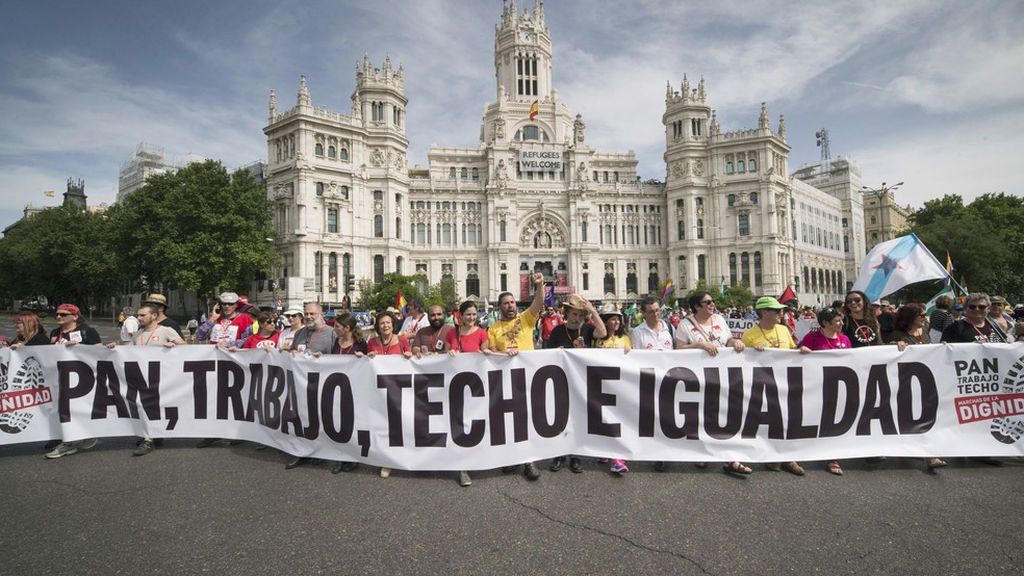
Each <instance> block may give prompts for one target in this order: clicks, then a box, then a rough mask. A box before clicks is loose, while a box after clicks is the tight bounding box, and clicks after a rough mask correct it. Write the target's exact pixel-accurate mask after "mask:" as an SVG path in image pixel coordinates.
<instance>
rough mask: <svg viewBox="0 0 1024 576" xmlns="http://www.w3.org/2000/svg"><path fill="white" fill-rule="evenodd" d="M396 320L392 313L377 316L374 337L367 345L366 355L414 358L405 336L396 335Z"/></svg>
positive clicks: (371, 356)
mask: <svg viewBox="0 0 1024 576" xmlns="http://www.w3.org/2000/svg"><path fill="white" fill-rule="evenodd" d="M395 324H396V322H395V318H394V317H393V316H392V315H391V313H390V312H381V313H379V314H377V319H376V321H374V323H373V331H374V336H373V338H370V341H369V342H367V343H366V349H367V352H366V355H367V356H369V357H370V358H373V357H374V356H376V355H377V354H401V355H402V356H405V357H406V358H412V347H411V346H409V340H408V339H406V337H405V335H404V334H396V333H395Z"/></svg>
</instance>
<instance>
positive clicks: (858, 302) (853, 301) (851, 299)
mask: <svg viewBox="0 0 1024 576" xmlns="http://www.w3.org/2000/svg"><path fill="white" fill-rule="evenodd" d="M861 302H863V300H861V299H860V298H850V299H849V300H847V301H846V303H847V304H860V303H861Z"/></svg>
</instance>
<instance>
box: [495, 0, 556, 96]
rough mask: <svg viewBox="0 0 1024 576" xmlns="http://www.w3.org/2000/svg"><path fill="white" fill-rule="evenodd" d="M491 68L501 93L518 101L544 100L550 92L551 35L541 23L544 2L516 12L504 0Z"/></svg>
mask: <svg viewBox="0 0 1024 576" xmlns="http://www.w3.org/2000/svg"><path fill="white" fill-rule="evenodd" d="M494 68H495V72H496V80H497V85H496V86H495V90H497V93H498V95H499V99H500V96H501V94H502V88H504V94H505V95H506V97H507V98H510V99H511V100H517V101H529V102H532V101H534V100H540V101H544V100H545V99H546V98H549V97H550V96H551V36H550V34H549V32H548V28H547V26H545V24H544V3H543V2H540V1H535V2H534V5H533V8H532V9H527V10H523V12H522V13H517V12H516V3H515V0H512V1H511V2H505V3H504V5H503V6H502V9H501V24H499V25H497V26H496V29H495V34H494Z"/></svg>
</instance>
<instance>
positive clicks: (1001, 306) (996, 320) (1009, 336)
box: [988, 296, 1024, 342]
mask: <svg viewBox="0 0 1024 576" xmlns="http://www.w3.org/2000/svg"><path fill="white" fill-rule="evenodd" d="M1005 310H1006V299H1004V298H1003V297H1002V296H993V297H992V300H991V301H990V302H989V305H988V321H989V323H990V324H992V327H993V328H995V329H996V330H998V331H999V332H1000V335H1001V336H1002V337H1003V340H1004V341H1005V342H1015V341H1016V340H1017V339H1018V337H1019V336H1022V335H1024V324H1021V323H1019V322H1014V320H1013V317H1012V316H1010V315H1009V314H1007V313H1006V312H1005ZM1015 324H1016V325H1015Z"/></svg>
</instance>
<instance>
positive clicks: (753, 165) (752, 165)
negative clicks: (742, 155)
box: [747, 158, 757, 172]
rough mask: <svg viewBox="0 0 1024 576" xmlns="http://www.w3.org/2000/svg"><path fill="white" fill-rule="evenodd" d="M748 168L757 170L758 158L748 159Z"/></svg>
mask: <svg viewBox="0 0 1024 576" xmlns="http://www.w3.org/2000/svg"><path fill="white" fill-rule="evenodd" d="M747 170H749V171H750V172H757V159H756V158H751V159H750V160H747Z"/></svg>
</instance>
